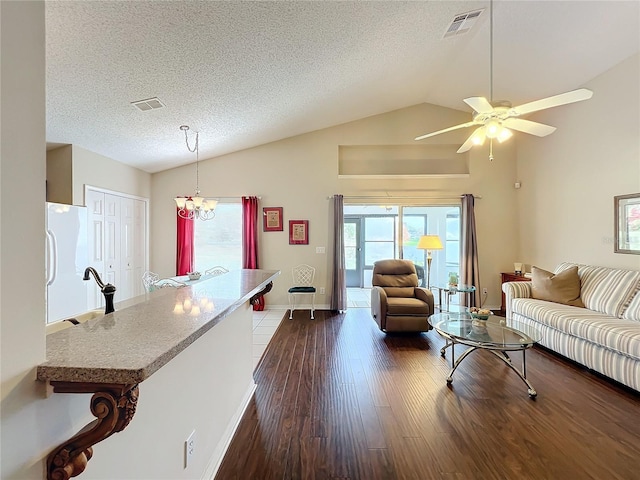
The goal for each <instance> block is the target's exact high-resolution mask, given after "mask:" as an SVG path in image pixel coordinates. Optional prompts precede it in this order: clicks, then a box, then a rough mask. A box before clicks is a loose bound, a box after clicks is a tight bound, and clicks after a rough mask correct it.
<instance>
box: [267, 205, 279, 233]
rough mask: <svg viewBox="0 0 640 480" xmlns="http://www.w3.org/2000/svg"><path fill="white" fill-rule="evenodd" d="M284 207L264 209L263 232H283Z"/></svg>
mask: <svg viewBox="0 0 640 480" xmlns="http://www.w3.org/2000/svg"><path fill="white" fill-rule="evenodd" d="M283 230H284V227H283V225H282V207H264V208H263V209H262V231H263V232H282V231H283Z"/></svg>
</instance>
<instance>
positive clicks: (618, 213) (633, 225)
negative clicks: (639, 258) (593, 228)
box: [613, 193, 640, 255]
mask: <svg viewBox="0 0 640 480" xmlns="http://www.w3.org/2000/svg"><path fill="white" fill-rule="evenodd" d="M613 198H614V216H615V247H614V252H615V253H632V254H636V255H640V193H632V194H629V195H618V196H616V197H613Z"/></svg>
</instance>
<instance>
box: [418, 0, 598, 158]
mask: <svg viewBox="0 0 640 480" xmlns="http://www.w3.org/2000/svg"><path fill="white" fill-rule="evenodd" d="M490 9H491V19H490V30H491V36H490V64H491V65H490V76H491V78H490V85H491V99H492V100H493V0H491V3H490ZM592 96H593V92H592V91H591V90H588V89H586V88H580V89H578V90H573V91H570V92H566V93H561V94H559V95H554V96H552V97H547V98H543V99H541V100H535V101H533V102H529V103H525V104H523V105H519V106H517V107H512V106H511V104H510V103H509V102H502V101H501V102H493V101H489V100H487V99H486V98H484V97H469V98H465V99H464V102H465V103H466V104H467V105H469V106H470V107H471V108H472V109H473V110H474V112H475V113H474V114H473V120H472V121H470V122H467V123H462V124H460V125H455V126H453V127H449V128H445V129H443V130H438V131H437V132H432V133H427V134H425V135H420V136H419V137H416V138H415V139H416V140H422V139H424V138H429V137H433V136H435V135H440V134H441V133H445V132H450V131H452V130H457V129H459V128H467V127H471V126H474V125H476V126H478V125H479V127H478V128H476V129H475V130H474V132H473V133H472V134H471V135H470V136H469V138H467V140H466V141H465V142H464V143H463V144H462V146H461V147H460V148H459V149H458V151H457V153H464V152H466V151H468V150H470V149H471V147H473V146H474V145H482V144H484V141H485V139H487V138H489V139H490V140H491V149H490V153H489V159H490V160H493V139H494V138H495V139H497V140H498V141H499V142H500V143H502V142H504V141H505V140H507V139H509V138H510V137H511V136H512V135H513V132H512V131H511V130H517V131H519V132H524V133H528V134H531V135H536V136H538V137H545V136H547V135H549V134H551V133H553V132H554V131H555V130H556V127H552V126H550V125H545V124H543V123H537V122H532V121H531V120H525V119H523V118H519V117H520V116H522V115H526V114H528V113H532V112H537V111H540V110H545V109H547V108H552V107H557V106H559V105H566V104H568V103H574V102H580V101H582V100H588V99H589V98H591V97H592Z"/></svg>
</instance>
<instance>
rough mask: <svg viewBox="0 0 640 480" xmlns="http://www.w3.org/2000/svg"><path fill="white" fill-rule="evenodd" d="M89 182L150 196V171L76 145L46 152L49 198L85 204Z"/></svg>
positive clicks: (93, 185)
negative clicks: (85, 194) (86, 188)
mask: <svg viewBox="0 0 640 480" xmlns="http://www.w3.org/2000/svg"><path fill="white" fill-rule="evenodd" d="M86 185H90V186H92V187H99V188H104V189H106V190H112V191H115V192H120V193H126V194H128V195H134V196H137V197H144V198H149V196H150V195H151V174H149V173H147V172H144V171H142V170H139V169H137V168H133V167H131V166H129V165H125V164H124V163H120V162H118V161H116V160H113V159H111V158H108V157H105V156H103V155H100V154H98V153H94V152H91V151H89V150H86V149H84V148H81V147H78V146H77V145H65V146H64V147H59V148H56V149H53V150H49V151H47V201H49V202H57V203H68V204H72V205H85V200H84V189H85V186H86Z"/></svg>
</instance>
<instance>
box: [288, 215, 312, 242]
mask: <svg viewBox="0 0 640 480" xmlns="http://www.w3.org/2000/svg"><path fill="white" fill-rule="evenodd" d="M289 245H309V220H289Z"/></svg>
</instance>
